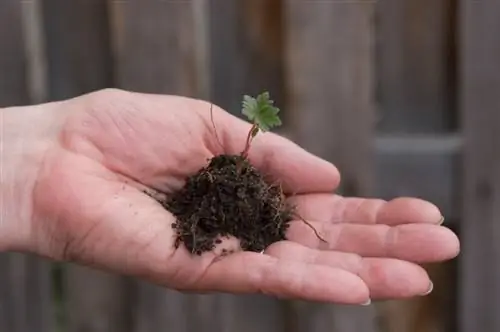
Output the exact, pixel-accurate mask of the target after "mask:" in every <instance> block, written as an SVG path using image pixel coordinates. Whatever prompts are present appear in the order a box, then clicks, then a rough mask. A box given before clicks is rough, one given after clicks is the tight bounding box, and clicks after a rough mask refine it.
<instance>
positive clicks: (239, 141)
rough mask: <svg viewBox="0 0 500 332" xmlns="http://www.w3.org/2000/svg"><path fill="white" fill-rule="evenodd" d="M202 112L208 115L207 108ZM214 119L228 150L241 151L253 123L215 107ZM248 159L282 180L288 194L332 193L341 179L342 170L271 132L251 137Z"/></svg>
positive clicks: (271, 175) (272, 178) (271, 177)
mask: <svg viewBox="0 0 500 332" xmlns="http://www.w3.org/2000/svg"><path fill="white" fill-rule="evenodd" d="M203 107H204V109H206V107H205V106H203ZM203 114H205V116H206V117H207V118H208V117H209V113H208V112H207V111H206V110H205V111H204V113H203ZM210 120H211V119H210ZM213 120H214V123H215V125H216V127H217V128H218V131H219V134H220V137H219V138H220V139H221V141H222V144H223V145H224V148H225V153H229V154H239V153H241V151H243V149H244V148H245V142H246V139H247V135H248V132H249V130H250V128H251V125H250V124H249V123H247V122H245V121H242V120H241V119H239V118H237V117H235V116H233V115H230V114H229V113H226V112H224V111H222V110H221V109H218V108H217V111H216V108H215V107H214V108H213ZM207 121H209V120H207ZM249 159H250V161H251V162H252V164H253V165H254V166H255V167H257V168H258V169H259V170H261V171H262V172H263V173H264V174H266V175H267V176H269V177H270V179H271V181H279V182H280V183H281V184H282V186H283V190H284V191H285V192H286V193H293V194H296V193H306V192H331V191H333V190H335V189H336V188H337V186H338V184H339V181H340V175H339V171H338V170H337V168H336V167H335V166H334V165H332V164H331V163H329V162H327V161H325V160H323V159H321V158H318V157H317V156H315V155H313V154H311V153H309V152H307V151H306V150H304V149H302V148H301V147H299V146H298V145H296V144H295V143H293V142H292V141H290V140H288V139H286V138H284V137H281V136H278V135H276V134H274V133H270V132H266V133H263V132H259V134H258V135H257V136H256V137H255V138H254V139H253V140H252V143H251V148H250V150H249Z"/></svg>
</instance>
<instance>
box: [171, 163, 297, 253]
mask: <svg viewBox="0 0 500 332" xmlns="http://www.w3.org/2000/svg"><path fill="white" fill-rule="evenodd" d="M162 204H163V206H164V207H165V208H166V209H168V210H169V211H170V212H171V213H173V214H174V215H175V216H176V217H177V222H176V223H175V224H173V225H172V227H173V228H174V229H175V230H176V234H177V237H176V242H175V247H176V248H178V247H179V246H180V245H181V244H184V245H185V246H186V248H187V249H188V250H189V251H190V252H192V253H194V254H198V255H200V254H202V253H203V252H205V251H210V250H212V249H214V247H215V245H217V244H219V243H221V239H222V238H223V237H227V236H230V235H232V236H234V237H236V238H237V239H239V240H240V246H241V249H243V250H246V251H255V252H260V251H262V250H264V249H265V248H266V247H268V246H269V245H270V244H272V243H274V242H277V241H280V240H284V239H285V232H286V230H287V228H288V226H289V222H290V221H291V220H292V217H293V208H292V207H290V206H287V205H286V203H285V196H284V194H283V192H282V190H281V187H280V186H278V185H270V184H268V183H266V181H265V180H264V177H263V175H262V174H261V173H259V172H258V170H257V169H255V168H254V167H253V166H252V165H251V164H250V163H249V162H248V160H247V159H244V158H243V157H241V156H239V155H236V156H228V155H221V156H216V157H214V158H213V159H211V160H210V162H209V164H208V165H207V167H205V168H203V169H201V170H200V171H199V172H198V173H196V174H194V175H193V176H191V177H190V178H189V179H188V180H187V182H186V184H185V186H184V188H182V189H181V190H179V191H178V192H176V193H174V194H173V195H171V196H170V197H169V198H168V199H167V200H166V201H164V202H162Z"/></svg>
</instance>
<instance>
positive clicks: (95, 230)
mask: <svg viewBox="0 0 500 332" xmlns="http://www.w3.org/2000/svg"><path fill="white" fill-rule="evenodd" d="M1 112H2V113H1V116H2V117H1V118H0V119H1V125H2V126H1V128H2V131H1V134H2V137H1V142H2V146H3V149H2V161H1V163H2V164H1V165H2V186H1V203H2V205H1V206H2V209H1V221H2V222H1V223H0V250H3V251H19V252H29V253H34V254H36V255H39V256H42V257H47V258H50V259H53V260H56V261H71V262H75V263H79V264H83V265H88V266H92V267H95V268H99V269H102V270H105V271H110V272H116V273H123V274H126V275H130V276H134V277H138V278H143V279H144V280H147V281H150V282H154V283H157V284H159V285H163V286H165V287H169V288H172V289H177V290H181V291H186V292H213V291H223V292H231V293H264V294H270V295H274V296H278V297H281V298H294V299H303V300H314V301H325V302H334V303H342V304H367V303H369V301H370V299H399V298H407V297H413V296H421V295H425V294H428V293H429V292H430V290H431V289H432V283H431V281H430V280H429V276H428V275H427V273H426V271H425V270H424V269H423V268H422V267H421V266H420V265H419V264H421V263H431V262H442V261H445V260H449V259H452V258H454V257H456V256H457V255H458V253H459V241H458V239H457V237H456V236H455V234H454V233H452V232H451V231H450V230H449V229H447V228H446V227H443V226H441V225H440V224H441V223H442V220H443V219H442V216H441V213H440V211H439V209H438V208H437V207H436V206H435V205H433V204H431V203H429V202H426V201H422V200H420V199H416V198H404V197H403V198H397V199H394V200H392V201H388V202H387V201H384V200H381V199H363V198H355V197H341V196H339V195H336V194H334V190H335V189H336V188H337V186H338V185H339V182H340V175H339V172H338V170H337V169H336V168H335V166H334V165H332V164H330V163H328V162H326V161H324V160H322V159H320V158H318V157H316V156H314V155H311V154H310V153H308V152H307V151H305V150H303V149H302V148H300V147H299V146H297V145H296V144H294V143H292V142H291V141H289V140H287V139H285V138H282V137H280V136H278V135H276V134H273V133H265V134H262V133H261V134H259V135H257V137H256V138H255V139H254V141H253V142H252V147H251V149H250V151H249V159H250V160H251V162H252V163H253V164H254V165H255V166H256V167H257V168H259V169H260V170H261V171H263V172H264V173H265V174H266V175H267V176H269V177H270V178H271V179H272V180H273V181H280V182H281V183H282V186H283V189H284V191H285V193H286V194H287V195H288V199H289V200H290V201H292V202H293V203H294V204H296V205H297V206H298V209H299V210H298V212H299V213H300V215H301V216H302V217H303V218H304V219H306V220H308V221H309V222H310V223H311V224H312V225H313V226H314V227H315V228H316V229H317V230H318V232H319V233H320V234H321V236H322V237H323V238H324V239H326V240H327V241H328V243H324V242H322V241H320V240H319V239H318V238H317V237H316V236H315V235H314V233H313V231H312V230H311V229H310V228H309V227H308V226H307V225H305V224H304V223H303V222H302V221H300V220H297V221H294V222H293V223H292V227H291V228H290V230H289V233H288V240H287V241H282V242H279V243H275V244H273V245H271V246H270V247H269V248H267V249H266V250H265V252H264V253H262V254H260V253H251V252H237V253H234V254H232V255H229V256H227V257H223V258H218V255H217V252H213V253H206V254H204V255H203V256H201V257H199V256H194V257H193V256H191V255H190V254H189V253H188V252H187V251H186V250H185V248H184V247H182V246H181V247H180V248H179V249H177V250H174V247H173V240H174V238H173V235H174V234H173V231H172V228H171V224H172V222H173V221H174V217H173V216H172V215H171V214H170V213H169V212H167V211H165V210H164V209H163V208H162V207H161V206H160V204H158V203H157V202H156V200H154V199H153V198H151V197H150V196H148V195H146V194H144V193H143V190H144V189H148V190H152V191H153V192H156V193H159V192H163V193H166V194H168V193H171V192H172V191H174V190H176V189H179V188H180V187H181V186H182V185H183V183H184V181H185V179H186V177H187V176H188V175H190V174H192V173H194V172H196V171H197V170H198V169H199V168H201V167H202V166H204V165H205V163H206V161H207V159H208V158H210V157H212V156H214V155H216V154H221V153H233V154H236V153H240V152H241V150H242V149H243V148H244V146H245V140H246V136H247V133H248V130H249V128H250V127H251V125H250V124H249V123H247V122H244V121H242V120H239V119H238V118H236V117H234V116H232V115H230V114H229V113H227V112H225V111H224V110H222V109H220V108H217V107H213V118H214V123H215V127H216V128H217V136H216V135H215V134H214V129H213V126H212V122H211V118H210V104H209V103H207V102H204V101H200V100H194V99H189V98H184V97H178V96H164V95H149V94H139V93H132V92H127V91H121V90H114V89H112V90H102V91H98V92H94V93H91V94H88V95H83V96H80V97H77V98H74V99H70V100H65V101H59V102H54V103H48V104H42V105H36V106H26V107H15V108H6V109H3V110H2V111H1ZM33 125H35V126H34V127H35V128H31V127H30V126H33ZM217 137H218V139H217Z"/></svg>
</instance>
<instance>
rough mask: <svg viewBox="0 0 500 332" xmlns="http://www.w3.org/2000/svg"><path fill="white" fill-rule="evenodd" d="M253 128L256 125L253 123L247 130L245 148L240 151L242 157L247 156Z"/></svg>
mask: <svg viewBox="0 0 500 332" xmlns="http://www.w3.org/2000/svg"><path fill="white" fill-rule="evenodd" d="M255 128H257V125H256V124H255V123H254V124H253V125H252V128H250V130H249V131H248V135H247V141H246V143H245V149H244V150H243V152H242V153H241V156H242V157H243V158H247V157H248V151H249V150H250V141H251V140H252V133H253V132H254V130H255Z"/></svg>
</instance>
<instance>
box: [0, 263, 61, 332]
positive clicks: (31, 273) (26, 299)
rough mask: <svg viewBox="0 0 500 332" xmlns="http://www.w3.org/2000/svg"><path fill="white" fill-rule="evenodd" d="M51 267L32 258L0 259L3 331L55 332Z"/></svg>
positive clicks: (0, 318) (0, 298)
mask: <svg viewBox="0 0 500 332" xmlns="http://www.w3.org/2000/svg"><path fill="white" fill-rule="evenodd" d="M51 290H52V288H51V280H50V263H49V262H47V261H44V260H41V259H39V258H38V257H34V256H32V255H21V254H1V255H0V331H9V332H28V331H40V332H49V331H52V328H53V323H54V318H53V314H54V313H53V307H52V294H51Z"/></svg>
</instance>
